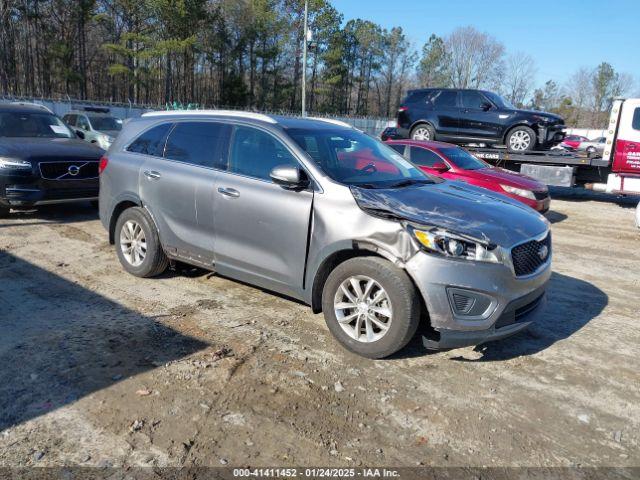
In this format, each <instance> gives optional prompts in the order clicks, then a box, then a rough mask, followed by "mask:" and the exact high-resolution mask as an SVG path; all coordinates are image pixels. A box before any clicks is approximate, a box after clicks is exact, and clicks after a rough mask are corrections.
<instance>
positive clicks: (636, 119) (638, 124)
mask: <svg viewBox="0 0 640 480" xmlns="http://www.w3.org/2000/svg"><path fill="white" fill-rule="evenodd" d="M631 126H632V127H633V129H634V130H640V107H638V108H636V109H635V110H634V111H633V121H632V122H631Z"/></svg>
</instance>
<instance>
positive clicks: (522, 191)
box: [500, 184, 536, 200]
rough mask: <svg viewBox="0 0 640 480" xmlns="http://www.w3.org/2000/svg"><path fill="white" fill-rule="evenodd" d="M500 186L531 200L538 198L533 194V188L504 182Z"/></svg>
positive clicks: (506, 190)
mask: <svg viewBox="0 0 640 480" xmlns="http://www.w3.org/2000/svg"><path fill="white" fill-rule="evenodd" d="M500 186H501V187H502V189H503V190H504V191H505V192H509V193H512V194H514V195H518V196H519V197H524V198H529V199H531V200H535V199H536V196H535V195H534V194H533V192H532V191H531V190H525V189H524V188H516V187H511V186H509V185H502V184H500Z"/></svg>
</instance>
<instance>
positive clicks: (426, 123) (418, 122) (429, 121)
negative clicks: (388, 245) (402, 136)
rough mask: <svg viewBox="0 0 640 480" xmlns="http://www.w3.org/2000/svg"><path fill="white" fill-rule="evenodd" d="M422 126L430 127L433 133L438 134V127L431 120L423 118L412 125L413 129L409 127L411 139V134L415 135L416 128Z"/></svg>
mask: <svg viewBox="0 0 640 480" xmlns="http://www.w3.org/2000/svg"><path fill="white" fill-rule="evenodd" d="M420 125H429V126H430V127H431V128H433V131H434V132H436V133H437V131H436V126H435V125H434V124H433V122H432V121H431V120H427V119H424V118H422V119H420V120H416V121H415V122H413V123H412V124H411V127H409V137H411V134H412V133H413V131H414V130H415V129H416V128H418V127H419V126H420Z"/></svg>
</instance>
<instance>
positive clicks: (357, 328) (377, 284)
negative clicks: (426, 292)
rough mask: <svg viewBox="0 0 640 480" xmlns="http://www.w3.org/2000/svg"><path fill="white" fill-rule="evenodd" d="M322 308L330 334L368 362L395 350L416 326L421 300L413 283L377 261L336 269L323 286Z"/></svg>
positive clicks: (368, 259) (356, 262) (351, 262)
mask: <svg viewBox="0 0 640 480" xmlns="http://www.w3.org/2000/svg"><path fill="white" fill-rule="evenodd" d="M322 309H323V311H324V317H325V321H326V323H327V327H328V328H329V330H330V331H331V333H332V334H333V336H334V337H336V339H337V340H338V341H339V342H340V343H341V344H342V345H343V346H344V347H345V348H346V349H347V350H350V351H351V352H354V353H357V354H358V355H361V356H363V357H367V358H374V359H377V358H384V357H388V356H389V355H392V354H393V353H395V352H397V351H398V350H400V349H401V348H403V347H404V346H405V345H406V344H407V343H408V342H409V340H411V338H412V337H413V336H414V334H415V332H416V330H417V328H418V325H419V323H420V299H419V297H418V293H417V292H416V289H415V287H414V285H413V283H412V282H411V279H410V278H409V276H408V275H407V273H406V272H405V271H404V270H402V269H400V268H398V267H396V266H395V265H393V264H392V263H391V262H389V261H388V260H385V259H382V258H378V257H358V258H353V259H350V260H347V261H345V262H343V263H341V264H340V265H338V266H337V267H336V268H335V269H334V270H333V271H332V272H331V273H330V274H329V277H328V278H327V281H326V283H325V285H324V288H323V292H322Z"/></svg>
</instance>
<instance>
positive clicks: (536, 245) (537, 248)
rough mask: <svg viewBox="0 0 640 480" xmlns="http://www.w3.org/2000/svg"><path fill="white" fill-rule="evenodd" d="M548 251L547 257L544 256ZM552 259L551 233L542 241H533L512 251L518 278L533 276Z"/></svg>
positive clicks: (514, 268)
mask: <svg viewBox="0 0 640 480" xmlns="http://www.w3.org/2000/svg"><path fill="white" fill-rule="evenodd" d="M545 251H546V255H544V253H545ZM550 257H551V232H549V234H547V236H546V237H545V238H544V239H542V240H531V241H529V242H526V243H522V244H520V245H517V246H515V247H513V248H512V249H511V259H512V261H513V270H514V272H515V274H516V276H517V277H522V276H525V275H531V274H532V273H534V272H536V271H537V270H538V269H539V268H540V267H541V266H542V265H544V264H545V263H547V261H549V258H550Z"/></svg>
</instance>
